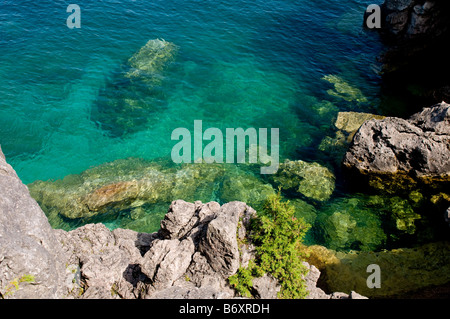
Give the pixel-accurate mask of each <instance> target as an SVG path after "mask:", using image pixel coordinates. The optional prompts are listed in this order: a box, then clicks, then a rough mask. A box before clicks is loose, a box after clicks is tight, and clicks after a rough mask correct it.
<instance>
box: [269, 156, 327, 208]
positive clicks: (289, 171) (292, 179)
mask: <svg viewBox="0 0 450 319" xmlns="http://www.w3.org/2000/svg"><path fill="white" fill-rule="evenodd" d="M272 178H273V181H274V183H275V184H276V185H278V186H281V188H282V189H283V190H293V191H295V192H297V193H299V194H302V195H304V196H306V197H308V198H311V199H314V200H317V201H325V200H328V199H329V198H330V196H331V194H332V193H333V191H334V187H335V186H334V183H335V177H334V175H333V173H332V172H331V171H330V170H329V169H328V168H326V167H324V166H321V165H320V164H318V163H307V162H304V161H302V160H297V161H290V160H286V161H285V162H284V163H282V164H280V167H279V169H278V173H277V174H275V175H274V176H273V177H272Z"/></svg>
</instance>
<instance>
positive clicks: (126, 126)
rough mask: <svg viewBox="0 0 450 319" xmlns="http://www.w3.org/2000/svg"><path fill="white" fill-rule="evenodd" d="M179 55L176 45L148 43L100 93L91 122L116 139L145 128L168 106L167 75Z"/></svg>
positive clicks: (156, 42)
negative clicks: (166, 93)
mask: <svg viewBox="0 0 450 319" xmlns="http://www.w3.org/2000/svg"><path fill="white" fill-rule="evenodd" d="M176 52H177V47H176V46H175V45H174V44H173V43H170V42H167V41H164V40H159V39H156V40H150V41H148V42H147V44H146V45H145V46H143V47H142V48H141V49H140V50H139V51H138V52H137V53H135V54H134V55H133V56H132V57H131V58H130V59H129V60H128V62H127V63H126V64H125V65H124V66H122V68H121V69H120V70H119V71H117V72H116V74H114V76H113V78H112V80H111V82H109V83H108V84H107V87H106V88H105V89H104V90H102V91H101V92H100V94H99V97H98V99H97V101H96V103H95V104H94V105H93V107H92V115H91V120H93V121H95V122H96V123H97V124H98V125H99V126H100V127H101V128H102V129H104V130H106V131H107V132H108V133H109V134H110V135H112V136H114V137H120V136H122V135H124V134H127V133H133V132H136V131H138V130H140V129H142V128H143V127H144V126H145V125H147V124H148V119H149V117H150V116H151V115H152V114H156V113H157V112H160V111H161V110H162V109H164V108H165V107H166V103H167V102H166V101H165V97H164V93H163V90H162V89H161V86H162V85H163V84H164V76H163V73H164V70H165V68H166V67H167V65H168V64H169V63H170V62H171V61H172V60H173V59H174V56H175V54H176Z"/></svg>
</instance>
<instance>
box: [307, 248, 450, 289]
mask: <svg viewBox="0 0 450 319" xmlns="http://www.w3.org/2000/svg"><path fill="white" fill-rule="evenodd" d="M309 251H310V257H309V259H308V262H309V263H310V264H312V265H314V266H316V267H317V268H318V269H319V270H320V271H321V272H322V277H321V278H322V282H323V284H324V285H325V286H326V288H327V290H330V291H350V290H356V291H358V292H359V293H361V294H363V295H364V296H368V297H392V296H402V295H405V294H407V293H409V292H413V291H416V290H418V289H422V288H425V287H432V286H436V285H444V284H447V283H448V282H450V243H448V242H435V243H429V244H425V245H422V246H418V247H415V248H397V249H392V250H383V251H380V252H369V251H367V252H364V251H360V252H358V251H350V252H348V253H344V252H336V251H334V250H330V249H327V248H325V247H323V246H318V245H316V246H310V247H309ZM371 264H375V265H378V266H379V267H380V272H381V288H378V289H370V288H368V287H367V278H368V276H369V275H370V273H368V272H367V267H368V266H369V265H371Z"/></svg>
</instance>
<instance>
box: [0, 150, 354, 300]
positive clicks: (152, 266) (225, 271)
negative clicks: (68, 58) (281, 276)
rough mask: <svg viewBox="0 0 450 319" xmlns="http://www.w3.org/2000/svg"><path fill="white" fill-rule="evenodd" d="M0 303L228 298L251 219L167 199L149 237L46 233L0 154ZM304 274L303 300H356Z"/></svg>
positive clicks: (240, 208)
mask: <svg viewBox="0 0 450 319" xmlns="http://www.w3.org/2000/svg"><path fill="white" fill-rule="evenodd" d="M0 171H1V172H2V173H1V175H2V178H1V179H0V192H1V195H2V197H1V200H0V212H1V214H0V226H1V227H0V243H1V245H0V251H1V255H0V269H1V272H0V297H1V298H8V299H10V298H17V299H20V298H34V299H48V298H77V299H78V298H81V299H119V298H125V299H138V298H186V299H188V298H196V299H201V298H208V299H210V298H233V297H234V296H235V291H234V290H233V289H232V288H231V286H230V285H229V284H228V281H227V279H228V277H229V276H230V275H233V274H234V273H236V271H237V269H238V268H239V267H241V266H244V267H245V266H246V265H247V264H248V262H249V260H250V259H251V258H253V257H252V256H253V247H252V245H251V243H249V242H248V234H247V228H248V225H249V223H250V221H251V219H252V218H253V217H254V216H255V215H256V212H255V211H254V210H253V208H251V207H249V206H248V205H246V204H245V203H242V202H230V203H227V204H224V205H222V206H221V205H220V204H218V203H216V202H209V203H206V204H203V203H202V202H199V201H197V202H195V203H188V202H185V201H182V200H178V201H174V202H173V203H172V204H171V205H170V207H169V211H168V213H167V214H166V216H165V218H164V220H163V221H162V222H161V228H160V230H159V231H158V232H155V233H138V232H135V231H132V230H127V229H120V228H118V229H115V230H114V231H110V230H109V229H108V228H106V227H105V225H103V224H88V225H85V226H83V227H80V228H77V229H75V230H72V231H70V232H66V231H64V230H62V229H56V230H55V229H52V228H51V227H50V225H49V223H48V220H47V218H46V216H45V214H44V213H43V211H42V210H41V209H40V208H39V206H38V205H37V203H36V201H35V200H33V199H32V198H31V196H30V194H29V192H28V190H27V187H26V186H25V185H23V184H22V182H21V181H20V179H19V178H18V177H17V175H16V173H15V172H14V170H13V169H12V167H11V166H10V165H8V164H7V163H6V161H5V158H4V156H3V153H1V150H0ZM307 267H308V269H310V270H312V271H311V275H309V274H308V275H307V276H306V278H305V280H306V282H307V289H308V290H309V291H310V292H311V295H310V298H333V297H334V296H344V297H345V298H362V297H361V296H360V295H358V294H355V292H353V291H352V292H351V293H350V295H347V294H343V293H337V294H332V295H327V294H325V293H324V292H323V291H322V290H321V289H319V288H317V287H316V283H317V280H318V278H319V276H320V272H319V271H318V270H317V268H315V267H314V266H310V265H307ZM254 285H255V290H256V291H257V293H258V295H259V296H260V297H264V298H276V293H277V291H278V290H279V284H278V282H277V281H276V280H274V279H273V278H272V277H270V276H268V275H265V276H263V277H261V278H257V279H255V281H254Z"/></svg>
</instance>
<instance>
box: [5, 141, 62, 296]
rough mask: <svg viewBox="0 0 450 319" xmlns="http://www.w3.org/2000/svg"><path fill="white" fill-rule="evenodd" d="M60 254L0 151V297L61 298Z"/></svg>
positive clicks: (38, 211) (41, 215) (47, 226)
mask: <svg viewBox="0 0 450 319" xmlns="http://www.w3.org/2000/svg"><path fill="white" fill-rule="evenodd" d="M61 254H62V250H61V248H60V246H59V243H58V241H57V239H56V236H55V233H54V232H53V229H52V228H51V226H50V224H49V223H48V220H47V218H46V216H45V214H44V213H43V212H42V210H41V209H40V207H39V205H38V204H37V203H36V201H35V200H34V199H33V198H31V196H30V194H29V192H28V189H27V187H26V186H25V185H23V184H22V182H21V181H20V179H19V177H18V176H17V174H16V172H15V171H14V169H13V168H12V167H11V166H10V165H9V164H8V163H6V160H5V156H4V155H3V153H2V152H1V149H0V296H3V297H15V298H36V297H37V296H39V298H57V297H59V296H61V295H62V293H63V290H64V279H63V277H64V272H65V270H64V264H63V262H62V256H61ZM25 278H28V280H27V281H29V282H31V281H32V282H33V283H32V284H31V283H29V282H28V283H27V282H26V281H24V279H25ZM24 287H26V288H24ZM16 288H19V289H16ZM22 288H24V289H22Z"/></svg>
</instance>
